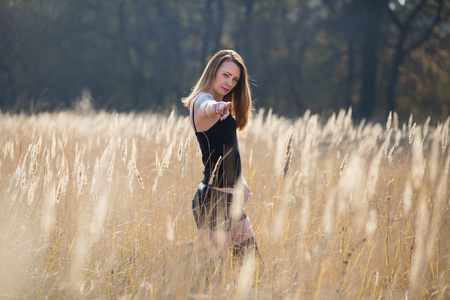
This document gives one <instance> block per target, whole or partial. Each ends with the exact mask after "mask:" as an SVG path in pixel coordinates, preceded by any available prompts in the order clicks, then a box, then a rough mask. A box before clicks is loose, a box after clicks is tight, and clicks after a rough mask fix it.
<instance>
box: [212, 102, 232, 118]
mask: <svg viewBox="0 0 450 300" xmlns="http://www.w3.org/2000/svg"><path fill="white" fill-rule="evenodd" d="M230 107H231V102H223V101H221V102H217V103H216V104H215V105H214V113H215V114H217V115H219V116H220V120H225V119H226V118H227V117H228V116H229V115H230Z"/></svg>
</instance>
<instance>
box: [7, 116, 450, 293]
mask: <svg viewBox="0 0 450 300" xmlns="http://www.w3.org/2000/svg"><path fill="white" fill-rule="evenodd" d="M431 123H433V121H431V122H430V120H428V121H427V122H426V123H424V124H416V123H415V122H414V120H413V118H412V117H411V118H410V120H409V122H407V123H404V124H399V122H398V119H397V115H396V114H393V115H391V116H390V117H389V119H388V120H386V122H385V123H383V124H368V123H367V124H366V123H364V122H361V123H356V124H355V123H354V122H353V121H352V118H351V111H349V112H346V111H341V112H340V113H338V114H336V115H333V116H331V117H329V118H328V119H322V118H320V117H319V116H317V115H312V114H310V113H308V112H307V113H306V114H305V115H304V116H302V117H300V118H298V119H296V120H289V119H285V118H282V117H279V116H276V115H273V114H272V113H271V112H270V111H269V112H264V111H260V112H259V113H258V114H257V115H256V116H255V118H254V119H253V120H252V123H251V124H250V125H249V126H248V127H247V128H246V130H245V131H244V132H240V133H239V134H238V137H239V142H240V150H241V155H242V158H243V173H244V177H245V178H246V180H247V182H248V184H249V186H250V189H251V192H252V194H251V198H250V201H249V204H248V207H247V209H246V211H247V214H248V215H249V216H250V219H251V222H252V224H253V228H254V231H255V235H256V238H257V241H258V243H259V247H260V252H261V256H262V258H263V264H259V263H258V264H252V261H251V260H246V261H245V263H244V265H243V267H242V268H237V267H236V265H235V264H233V261H232V260H231V258H230V257H226V258H225V259H224V266H223V268H221V269H216V270H215V273H214V274H213V275H212V276H213V277H214V280H211V281H205V280H204V279H205V276H204V274H203V273H202V272H203V271H204V270H203V269H202V263H201V261H200V259H199V257H198V255H197V254H196V252H195V240H196V227H195V222H194V219H193V216H192V212H191V199H192V196H193V194H194V192H195V190H196V188H197V186H198V183H199V181H200V180H201V178H202V164H201V155H200V151H199V149H198V148H199V147H198V145H197V141H196V139H195V136H194V133H193V131H192V129H191V128H190V124H189V120H188V118H187V117H185V116H178V115H177V114H176V113H173V112H172V113H171V114H170V115H169V116H167V115H166V116H163V115H157V114H150V113H148V114H132V113H130V114H115V113H106V112H98V113H91V114H87V115H81V114H77V113H75V112H59V113H52V114H46V113H43V114H37V115H30V116H28V115H23V114H21V115H9V114H4V113H3V114H0V133H1V134H0V149H1V152H0V191H1V196H0V197H1V198H0V199H1V200H0V298H2V299H43V298H50V299H60V298H63V299H64V298H66V299H188V298H192V299H195V298H199V299H207V298H211V299H422V298H427V299H449V298H450V284H449V276H450V271H449V270H450V241H449V238H450V213H449V200H450V199H449V168H450V155H449V151H450V147H449V119H447V120H446V122H445V123H437V125H430V124H431ZM434 123H436V122H434Z"/></svg>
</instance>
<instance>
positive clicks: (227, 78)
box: [212, 60, 241, 101]
mask: <svg viewBox="0 0 450 300" xmlns="http://www.w3.org/2000/svg"><path fill="white" fill-rule="evenodd" d="M240 76H241V68H239V66H238V65H237V64H236V63H235V62H233V61H231V60H226V61H224V62H223V63H222V65H221V66H220V67H219V70H217V73H216V77H215V79H214V84H213V91H212V95H213V96H214V99H215V100H218V101H221V100H222V99H223V97H224V96H225V95H226V94H228V93H229V92H231V91H232V90H233V89H234V87H235V86H236V85H237V83H238V82H239V77H240Z"/></svg>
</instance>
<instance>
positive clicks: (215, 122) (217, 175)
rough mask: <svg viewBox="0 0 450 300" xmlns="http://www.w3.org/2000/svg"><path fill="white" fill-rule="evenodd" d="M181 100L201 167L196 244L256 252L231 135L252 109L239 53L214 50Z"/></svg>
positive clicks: (206, 249)
mask: <svg viewBox="0 0 450 300" xmlns="http://www.w3.org/2000/svg"><path fill="white" fill-rule="evenodd" d="M183 103H184V105H185V106H186V107H188V108H189V110H190V117H191V124H192V128H193V130H194V131H195V135H196V137H197V141H198V143H199V146H200V149H201V151H202V161H203V165H204V167H205V169H204V172H203V174H204V178H203V180H202V181H201V183H200V185H199V187H198V190H197V191H196V193H195V195H194V198H193V200H192V209H193V214H194V218H195V221H196V223H197V229H198V236H197V248H198V250H199V251H200V253H204V254H207V255H209V256H210V257H221V256H223V254H224V252H225V251H226V249H227V248H228V247H230V246H232V247H233V249H232V251H233V256H234V257H236V258H242V257H243V256H244V254H245V253H246V252H247V251H248V250H252V251H257V244H256V240H255V237H254V235H253V231H252V228H251V225H250V220H249V218H248V217H247V215H246V214H245V210H244V209H245V204H246V203H247V201H248V197H249V193H250V190H249V188H248V186H247V184H246V182H245V180H244V178H243V177H242V175H241V157H240V153H239V145H238V140H237V135H236V130H237V129H239V130H243V129H244V128H245V126H246V125H247V122H248V120H249V117H250V114H251V110H252V99H251V94H250V88H249V83H248V78H247V68H246V67H245V64H244V61H243V60H242V58H241V56H240V55H239V54H238V53H236V52H235V51H232V50H222V51H219V52H218V53H216V54H215V55H214V56H213V57H212V58H211V60H210V61H209V62H208V64H207V66H206V68H205V70H204V71H203V74H202V76H201V77H200V79H199V81H198V82H197V84H196V85H195V87H194V89H193V90H192V92H191V94H190V95H189V96H188V97H187V98H185V99H183ZM238 187H240V188H238ZM238 195H241V196H242V198H239V197H238ZM233 196H235V197H234V199H233ZM240 201H242V202H240ZM238 202H240V203H241V204H240V205H239V203H238ZM233 203H234V204H233ZM233 205H237V206H233ZM232 206H233V207H232ZM236 208H237V209H236ZM232 210H233V212H232Z"/></svg>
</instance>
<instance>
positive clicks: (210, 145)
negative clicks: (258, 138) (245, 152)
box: [192, 100, 241, 187]
mask: <svg viewBox="0 0 450 300" xmlns="http://www.w3.org/2000/svg"><path fill="white" fill-rule="evenodd" d="M194 101H195V100H194ZM194 113H195V103H194V104H193V108H192V122H193V124H194V129H195V135H196V137H197V141H198V144H199V145H200V150H201V151H202V161H203V165H204V166H205V170H204V171H203V174H204V177H203V180H202V183H204V184H206V185H208V184H211V186H214V187H234V186H235V185H236V184H237V181H238V179H239V178H240V176H241V155H240V153H239V145H238V140H237V135H236V120H235V119H234V118H233V117H232V116H231V115H229V116H228V117H227V118H226V119H225V120H223V121H220V119H219V120H218V121H217V123H215V124H214V125H213V126H212V127H211V128H209V129H208V130H207V131H201V132H198V131H197V128H196V127H195V121H194V120H195V119H194ZM219 158H221V159H220V161H219V163H218V164H217V161H218V160H219ZM216 164H217V167H216ZM214 169H216V170H215V173H214V174H213V171H214ZM212 176H214V177H212ZM211 178H212V180H211ZM210 181H211V182H210Z"/></svg>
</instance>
